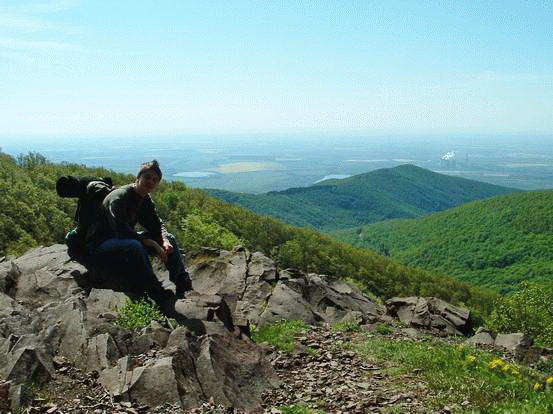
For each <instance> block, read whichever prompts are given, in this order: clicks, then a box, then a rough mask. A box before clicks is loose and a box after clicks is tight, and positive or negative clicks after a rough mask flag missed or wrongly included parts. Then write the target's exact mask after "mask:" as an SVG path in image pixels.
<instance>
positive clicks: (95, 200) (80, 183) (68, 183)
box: [56, 175, 113, 259]
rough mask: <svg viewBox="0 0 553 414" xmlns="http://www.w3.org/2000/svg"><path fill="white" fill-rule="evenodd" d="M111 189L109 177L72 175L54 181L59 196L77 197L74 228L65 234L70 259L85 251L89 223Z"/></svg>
mask: <svg viewBox="0 0 553 414" xmlns="http://www.w3.org/2000/svg"><path fill="white" fill-rule="evenodd" d="M112 190H113V182H112V181H111V177H90V176H72V175H68V176H65V177H61V178H59V179H58V181H57V182H56V191H57V193H58V195H59V196H60V197H71V198H78V199H79V201H78V202H77V210H76V211H75V224H76V226H77V227H76V228H74V229H72V230H70V231H69V233H67V235H66V236H65V243H66V244H67V248H68V249H67V251H68V254H69V256H70V257H71V258H72V259H75V258H78V257H80V256H83V255H85V254H86V253H87V250H86V246H85V237H86V234H87V231H88V228H89V227H90V225H91V224H92V223H93V222H94V221H95V220H96V212H97V211H98V207H100V205H101V204H102V201H104V198H105V197H106V196H107V195H108V194H109V193H110V192H111V191H112Z"/></svg>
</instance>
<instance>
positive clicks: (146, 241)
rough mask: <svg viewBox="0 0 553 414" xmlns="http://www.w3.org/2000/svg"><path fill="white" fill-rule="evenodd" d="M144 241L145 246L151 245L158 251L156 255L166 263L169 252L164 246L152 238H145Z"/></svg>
mask: <svg viewBox="0 0 553 414" xmlns="http://www.w3.org/2000/svg"><path fill="white" fill-rule="evenodd" d="M142 243H143V244H144V245H145V246H148V247H151V248H152V249H154V251H155V252H156V256H157V257H159V259H160V260H161V261H162V262H163V263H165V262H166V261H167V252H166V251H165V249H164V248H163V247H161V246H160V245H159V244H158V243H157V242H156V241H155V240H152V239H144V240H142Z"/></svg>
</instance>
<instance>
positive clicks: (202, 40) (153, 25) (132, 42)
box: [0, 0, 553, 139]
mask: <svg viewBox="0 0 553 414" xmlns="http://www.w3.org/2000/svg"><path fill="white" fill-rule="evenodd" d="M252 132H253V133H264V132H265V133H286V132H294V133H297V132H308V133H313V132H315V133H317V132H326V133H367V134H371V133H382V132H387V133H395V132H397V133H405V134H409V133H425V132H429V133H438V134H440V133H483V134H502V133H508V134H546V135H547V134H553V2H552V1H549V0H547V1H546V0H534V1H505V0H503V1H480V0H474V1H441V0H440V1H438V0H436V1H415V0H409V1H391V0H382V1H370V0H365V1H362V0H359V1H345V0H344V1H339V0H334V1H321V0H312V1H307V0H304V1H300V0H298V1H276V0H275V1H260V0H257V1H208V0H202V1H185V0H181V1H163V0H158V1H155V2H154V1H140V0H133V1H111V0H110V1H108V0H104V1H100V0H95V1H93V0H88V1H86V0H81V1H71V0H67V1H34V2H28V1H25V0H13V1H5V0H0V138H3V139H6V138H10V137H31V136H33V137H41V136H44V137H48V136H79V137H81V136H82V137H85V136H93V135H101V136H118V135H121V136H130V135H140V136H163V135H172V136H173V135H180V134H190V133H208V134H209V133H222V134H224V133H252Z"/></svg>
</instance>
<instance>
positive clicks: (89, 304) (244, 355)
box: [0, 245, 276, 410]
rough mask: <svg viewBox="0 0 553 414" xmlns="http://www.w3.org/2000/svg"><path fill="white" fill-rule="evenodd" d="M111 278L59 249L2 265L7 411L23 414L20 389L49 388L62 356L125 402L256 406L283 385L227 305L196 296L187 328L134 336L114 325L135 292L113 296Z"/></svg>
mask: <svg viewBox="0 0 553 414" xmlns="http://www.w3.org/2000/svg"><path fill="white" fill-rule="evenodd" d="M165 276H166V275H165ZM165 276H164V275H163V274H160V278H162V279H163V278H164V277H165ZM111 277H112V275H110V274H109V272H108V273H105V269H104V270H102V269H100V270H98V269H87V268H85V267H84V266H82V265H81V264H79V263H76V262H73V261H70V259H69V257H68V256H67V254H66V248H65V246H61V245H55V246H51V247H40V248H37V249H34V250H31V251H29V252H28V253H27V254H25V255H24V256H22V257H20V258H18V259H14V260H11V261H5V262H3V263H0V305H1V306H0V316H1V318H0V392H1V393H2V395H4V394H5V395H6V396H8V397H6V398H9V401H10V403H6V404H4V405H6V406H9V405H11V409H14V405H15V408H17V407H16V406H17V404H18V403H19V399H18V398H19V397H17V396H20V395H24V394H25V393H21V386H22V385H23V386H25V384H31V383H33V384H36V385H40V384H42V383H46V382H48V381H50V380H51V379H52V377H53V376H54V375H56V367H55V365H56V363H55V361H56V359H59V358H63V360H66V361H69V362H70V363H71V365H72V366H75V367H78V369H80V370H83V371H84V372H97V373H98V375H99V380H100V382H101V384H102V385H103V386H104V387H105V388H106V389H107V390H109V392H110V393H111V394H112V396H113V397H116V398H119V399H121V400H122V401H131V400H133V401H138V402H139V403H141V404H145V405H148V406H150V407H155V406H157V405H162V404H174V405H175V406H177V407H183V408H193V407H195V406H198V405H199V404H201V403H202V402H204V401H208V400H212V401H214V402H215V403H218V404H222V405H226V406H234V407H237V408H241V409H245V410H256V409H257V408H258V407H259V405H260V402H261V401H260V398H261V393H262V391H263V390H264V389H266V388H268V387H271V386H273V385H274V384H275V378H276V377H275V374H274V371H273V369H272V367H271V365H270V364H269V363H268V362H267V361H266V360H265V358H264V354H263V352H262V351H261V349H260V348H259V347H258V346H256V345H255V344H254V343H252V342H251V341H250V340H249V339H247V338H244V336H243V335H242V336H240V335H237V332H235V330H234V323H233V321H232V315H231V313H230V311H229V306H228V305H227V303H226V301H225V299H224V298H223V297H221V296H218V295H216V294H202V293H200V292H192V293H191V294H190V295H188V296H187V297H186V299H185V300H183V301H181V302H179V306H182V307H185V308H186V309H185V311H186V313H187V315H188V316H189V319H188V320H187V321H185V322H186V323H185V325H184V326H181V327H178V328H177V329H174V328H175V327H176V326H175V325H174V322H173V324H172V326H171V325H170V324H169V322H166V323H163V324H159V323H152V324H151V325H150V326H148V327H146V328H144V329H142V330H141V331H140V332H132V331H130V330H128V329H125V328H123V327H121V326H119V325H118V324H117V323H116V321H117V317H118V314H117V308H118V307H121V306H122V305H124V304H125V302H126V300H127V299H128V298H132V297H135V294H133V293H131V292H130V291H127V290H123V291H116V290H114V289H121V288H123V289H125V286H124V283H123V285H122V286H119V287H116V286H115V285H113V284H111V285H110V278H111ZM168 283H170V282H168ZM2 380H3V381H4V382H2Z"/></svg>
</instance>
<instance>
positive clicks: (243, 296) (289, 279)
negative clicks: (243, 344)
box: [187, 248, 386, 327]
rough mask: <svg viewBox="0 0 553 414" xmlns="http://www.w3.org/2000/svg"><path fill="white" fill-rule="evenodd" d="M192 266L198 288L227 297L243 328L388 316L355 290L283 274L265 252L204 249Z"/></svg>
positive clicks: (339, 283) (294, 273)
mask: <svg viewBox="0 0 553 414" xmlns="http://www.w3.org/2000/svg"><path fill="white" fill-rule="evenodd" d="M187 263H188V269H187V270H188V272H189V273H190V275H191V278H192V280H193V286H194V289H195V290H196V291H197V292H201V293H203V294H216V295H219V296H221V297H222V298H223V299H224V300H225V301H226V303H227V304H228V307H229V309H230V312H231V315H232V319H233V321H234V324H235V325H237V326H239V327H247V326H248V325H250V324H254V325H257V326H263V325H268V324H272V323H275V322H278V321H280V320H282V319H300V320H303V321H305V322H307V323H309V324H322V323H336V322H340V321H341V320H343V319H344V318H346V315H348V314H349V313H350V312H352V311H353V312H358V314H356V315H358V316H359V315H360V318H359V317H357V319H360V322H361V323H362V322H364V323H369V322H375V321H377V320H380V319H381V318H382V317H384V316H385V313H386V309H385V307H383V306H381V305H378V304H376V303H374V302H372V301H371V300H370V299H368V298H367V297H366V296H364V295H363V294H362V293H361V292H360V291H359V289H357V288H356V287H355V286H352V285H350V284H348V283H345V282H343V281H340V280H334V279H331V278H329V277H327V276H324V275H317V274H305V273H303V272H299V271H297V270H294V269H285V270H281V271H278V270H277V267H276V265H275V263H274V261H272V260H271V259H269V258H268V257H266V256H264V255H262V254H261V253H259V252H256V253H253V254H250V253H249V252H248V251H246V250H244V249H243V248H237V249H235V250H233V251H232V252H227V251H218V250H214V249H204V250H202V251H199V252H196V253H195V254H191V255H188V259H187ZM350 316H351V315H350ZM350 316H348V317H350ZM346 319H347V318H346Z"/></svg>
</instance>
